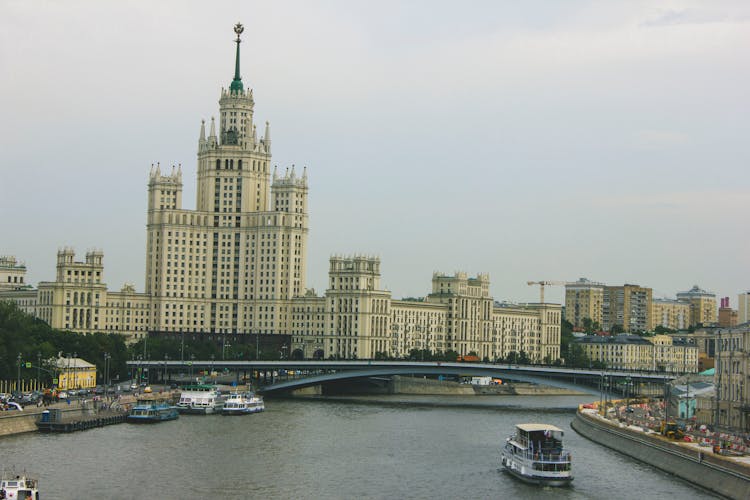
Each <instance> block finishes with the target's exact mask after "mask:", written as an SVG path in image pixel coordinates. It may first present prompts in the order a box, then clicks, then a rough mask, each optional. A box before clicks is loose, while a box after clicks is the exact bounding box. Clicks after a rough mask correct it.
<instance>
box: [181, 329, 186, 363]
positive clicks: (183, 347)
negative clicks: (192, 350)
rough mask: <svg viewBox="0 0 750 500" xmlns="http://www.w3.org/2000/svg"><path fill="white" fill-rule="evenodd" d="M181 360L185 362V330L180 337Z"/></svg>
mask: <svg viewBox="0 0 750 500" xmlns="http://www.w3.org/2000/svg"><path fill="white" fill-rule="evenodd" d="M180 361H181V362H183V363H184V362H185V330H182V336H181V339H180Z"/></svg>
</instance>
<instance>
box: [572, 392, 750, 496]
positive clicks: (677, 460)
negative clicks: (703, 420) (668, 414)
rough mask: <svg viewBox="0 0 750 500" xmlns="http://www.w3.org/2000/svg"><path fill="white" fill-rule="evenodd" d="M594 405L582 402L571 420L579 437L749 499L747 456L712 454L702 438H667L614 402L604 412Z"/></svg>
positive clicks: (717, 490) (723, 492)
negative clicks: (633, 418) (628, 416)
mask: <svg viewBox="0 0 750 500" xmlns="http://www.w3.org/2000/svg"><path fill="white" fill-rule="evenodd" d="M597 406H598V404H596V403H594V404H590V405H581V406H580V407H579V409H578V411H577V413H576V417H575V419H574V420H573V421H572V422H571V427H572V428H573V429H574V430H575V431H576V432H578V433H579V434H581V435H582V436H584V437H586V438H588V439H590V440H592V441H594V442H596V443H599V444H601V445H603V446H607V447H608V448H612V449H613V450H616V451H618V452H620V453H623V454H625V455H628V456H630V457H633V458H635V459H637V460H639V461H642V462H644V463H647V464H649V465H651V466H653V467H656V468H658V469H661V470H664V471H666V472H669V473H671V474H674V475H675V476H677V477H679V478H681V479H683V480H685V481H688V482H690V483H693V484H695V485H697V486H700V487H701V488H704V489H706V490H708V491H711V492H713V493H717V494H719V495H722V496H724V497H727V498H733V499H743V500H746V499H748V498H750V457H749V456H747V455H741V454H740V453H739V452H733V453H732V454H731V455H724V454H721V453H714V452H713V451H712V450H713V445H712V444H711V445H709V444H707V441H705V440H700V441H699V440H693V438H690V441H684V440H672V439H667V438H665V437H663V436H662V435H661V434H660V433H659V432H658V430H654V429H652V428H650V427H649V426H648V425H644V424H643V423H642V425H636V423H635V422H634V421H630V422H628V419H627V418H626V417H625V418H624V417H623V416H622V414H621V413H620V412H619V411H618V408H619V407H618V404H617V402H616V403H615V406H614V407H613V408H609V411H607V412H604V415H601V414H600V412H599V408H598V407H597ZM649 411H650V410H649ZM625 413H626V414H627V410H626V411H625ZM652 416H653V415H650V416H649V417H652ZM647 418H648V417H647ZM647 421H648V420H647ZM657 428H658V427H657ZM721 434H722V433H718V435H719V436H721ZM725 435H726V434H725ZM712 443H713V441H712Z"/></svg>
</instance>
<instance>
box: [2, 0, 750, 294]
mask: <svg viewBox="0 0 750 500" xmlns="http://www.w3.org/2000/svg"><path fill="white" fill-rule="evenodd" d="M238 21H241V22H242V23H243V24H244V25H245V32H244V34H243V42H242V46H241V50H242V56H241V73H242V78H243V82H244V84H245V87H246V88H248V87H249V88H252V89H253V90H254V96H255V119H256V123H261V124H262V123H263V122H265V121H266V120H268V121H269V122H270V123H271V135H272V139H273V161H272V164H274V165H278V166H279V168H280V169H281V170H282V171H283V170H284V169H285V168H286V167H289V166H291V165H292V164H294V165H296V168H297V169H300V168H301V167H303V166H306V167H307V169H308V178H309V186H310V191H309V206H308V208H309V222H310V233H309V238H308V254H307V267H308V273H307V286H308V287H311V288H315V289H316V291H317V292H318V293H319V294H320V293H323V292H324V290H325V288H326V286H327V273H328V259H329V258H330V256H331V255H333V254H337V255H340V254H344V255H347V254H368V255H375V256H379V257H380V259H381V273H382V277H381V285H382V286H383V288H385V289H387V290H390V291H391V292H392V294H393V297H394V298H402V297H415V296H424V295H425V294H427V293H429V292H430V289H431V278H432V274H433V272H436V271H438V272H443V273H447V274H452V273H454V272H456V271H465V272H467V273H469V275H476V274H478V273H488V274H489V275H490V280H491V293H492V295H493V296H494V297H495V299H496V300H509V301H514V302H525V301H537V300H538V298H539V291H538V288H537V287H533V286H528V285H527V284H526V282H527V281H530V280H531V281H537V280H559V281H575V280H577V279H578V278H580V277H587V278H589V279H592V280H594V281H599V282H603V283H606V284H609V285H621V284H623V283H637V284H640V285H641V286H646V287H651V288H653V290H654V297H674V295H675V294H676V293H677V292H678V291H683V290H688V289H690V288H691V287H692V286H693V285H695V284H698V285H699V286H701V287H702V288H704V289H707V290H709V291H712V292H714V293H716V294H717V302H718V297H723V296H729V297H730V298H731V304H732V306H734V307H736V305H737V294H738V293H741V292H743V291H746V290H750V259H749V258H748V257H749V255H748V249H749V248H750V230H748V213H750V211H749V209H750V168H749V167H750V149H749V148H748V139H749V138H750V136H749V134H748V132H750V126H749V125H748V122H749V121H748V117H749V116H750V99H749V97H750V91H748V89H750V57H748V54H750V3H748V2H746V1H735V2H731V1H711V2H706V1H678V0H674V1H662V2H659V1H638V0H628V1H609V2H598V1H576V0H571V1H565V2H560V1H553V0H549V1H543V0H531V1H526V2H514V1H475V2H470V3H466V4H461V7H460V8H459V4H458V3H456V2H447V1H443V2H441V1H416V0H415V1H407V2H398V1H378V2H364V1H315V2H313V1H282V2H260V1H258V2H255V1H236V2H232V1H225V2H220V3H218V2H217V3H211V4H208V3H206V2H203V1H200V2H199V1H159V2H150V1H133V2H99V1H94V0H90V1H80V0H71V1H66V2H57V1H54V0H50V1H41V0H0V110H1V111H0V116H1V117H2V119H1V120H0V151H1V152H2V154H1V155H0V214H2V217H0V255H14V256H15V257H16V258H17V259H19V260H21V261H23V262H24V263H25V264H26V266H27V269H28V274H27V279H28V281H29V282H31V283H32V284H36V283H38V282H39V281H52V280H54V278H55V262H56V260H55V259H56V252H57V250H58V249H59V248H61V247H64V246H70V247H73V248H75V250H76V252H77V260H83V259H84V256H85V252H86V251H87V250H89V249H94V248H95V249H101V250H102V251H103V252H104V263H105V269H104V271H105V281H106V283H107V284H108V286H109V289H110V290H119V289H120V288H121V287H122V285H123V284H124V283H126V282H128V283H133V284H135V286H136V289H137V290H138V291H143V290H144V278H145V251H146V209H147V197H146V195H147V182H148V173H149V170H150V168H151V164H152V163H156V162H159V163H160V164H161V166H162V170H164V167H167V168H168V167H170V166H171V165H173V164H181V165H182V169H183V181H184V191H183V208H187V209H194V208H195V187H196V152H197V141H198V134H199V130H200V122H201V119H206V120H210V118H211V117H212V116H216V115H217V113H218V99H219V93H220V89H221V88H222V87H228V85H229V83H230V82H231V79H232V76H233V73H234V50H235V47H234V43H233V39H234V33H233V31H232V26H233V25H234V24H235V23H236V22H238ZM545 292H546V293H545V295H546V299H547V301H557V302H561V301H562V300H563V289H562V288H561V287H548V288H547V290H546V291H545Z"/></svg>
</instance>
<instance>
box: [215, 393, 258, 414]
mask: <svg viewBox="0 0 750 500" xmlns="http://www.w3.org/2000/svg"><path fill="white" fill-rule="evenodd" d="M265 409H266V406H265V403H264V402H263V397H262V396H258V395H256V394H255V393H253V392H247V393H233V394H230V396H229V398H227V400H226V401H225V402H224V407H223V408H222V409H221V414H222V415H245V414H248V413H258V412H261V411H263V410H265Z"/></svg>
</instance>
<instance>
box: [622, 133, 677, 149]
mask: <svg viewBox="0 0 750 500" xmlns="http://www.w3.org/2000/svg"><path fill="white" fill-rule="evenodd" d="M634 142H635V144H634V145H635V147H636V148H638V149H671V148H674V147H676V146H681V145H683V144H687V142H688V136H687V134H685V133H683V132H678V131H676V130H640V131H638V132H636V133H635V138H634Z"/></svg>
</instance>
